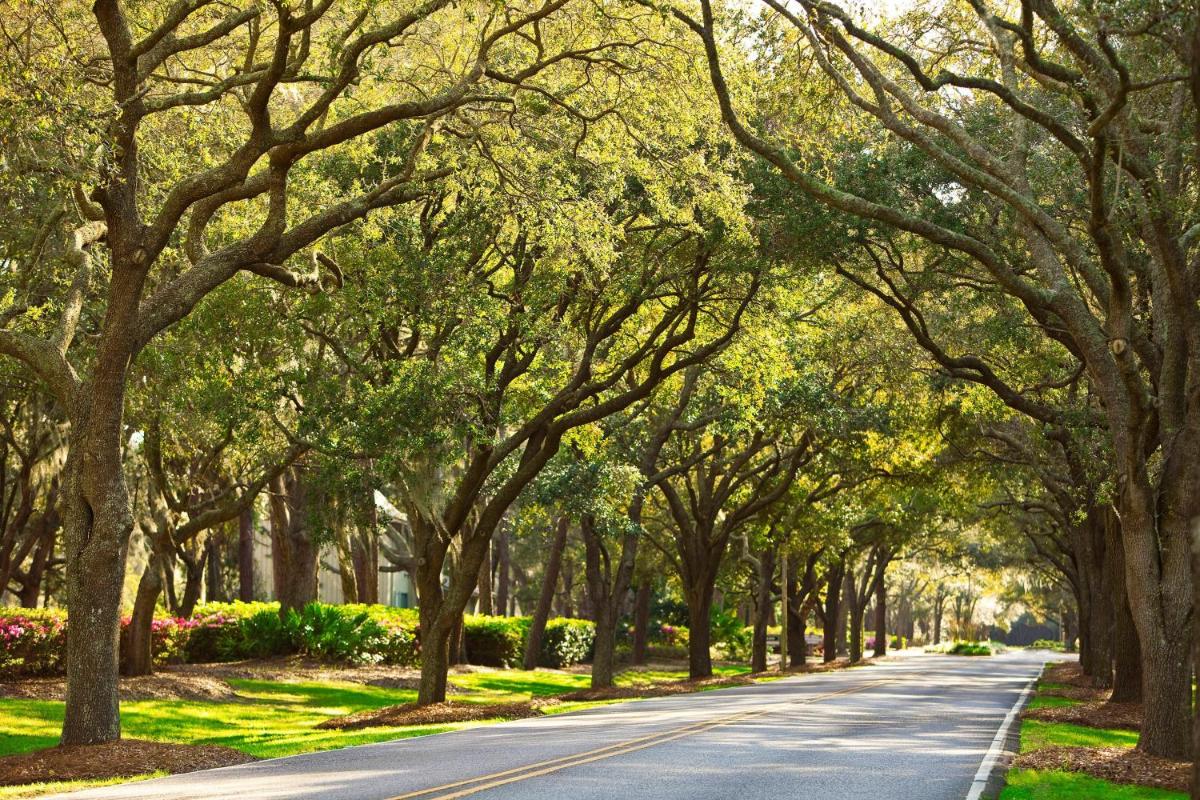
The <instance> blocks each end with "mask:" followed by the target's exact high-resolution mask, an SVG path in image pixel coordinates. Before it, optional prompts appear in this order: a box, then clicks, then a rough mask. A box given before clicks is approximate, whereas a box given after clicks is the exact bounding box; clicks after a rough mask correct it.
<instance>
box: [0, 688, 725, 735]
mask: <svg viewBox="0 0 1200 800" xmlns="http://www.w3.org/2000/svg"><path fill="white" fill-rule="evenodd" d="M716 672H717V674H718V675H726V676H727V675H736V674H739V673H744V672H746V668H745V667H720V668H718V669H717V670H716ZM685 677H687V673H686V672H663V671H656V672H625V673H622V674H620V675H618V676H617V683H618V684H619V685H622V686H630V685H648V684H651V683H659V682H663V681H670V680H679V679H681V678H685ZM450 681H451V683H453V684H455V685H456V686H458V687H460V688H462V689H465V690H466V691H465V692H464V693H460V694H454V695H452V698H453V700H454V701H455V702H464V703H507V702H519V701H522V700H529V699H530V698H533V697H546V696H549V695H553V694H559V693H562V692H570V691H574V690H576V689H585V688H587V687H588V684H589V682H590V677H589V676H588V675H586V674H576V673H566V672H554V671H549V670H534V671H524V670H485V671H480V672H472V673H465V674H462V675H453V676H451V678H450ZM229 683H230V685H231V686H232V687H233V688H234V689H235V690H236V691H237V693H238V695H239V696H240V697H242V698H244V700H245V702H234V703H212V702H199V701H183V700H142V701H134V702H128V703H122V704H121V725H122V729H123V731H124V734H125V735H126V736H128V737H130V738H135V739H149V740H152V741H160V742H181V743H185V744H218V745H224V746H226V747H232V748H235V749H237V750H241V751H242V752H244V753H248V754H250V755H252V756H255V757H257V758H275V757H278V756H287V755H294V754H296V753H307V752H311V751H314V750H328V749H331V748H336V747H347V746H350V745H355V744H366V743H368V742H379V741H384V740H387V739H401V738H406V737H410V736H422V735H425V734H430V733H442V732H445V731H451V730H458V729H460V728H466V727H471V726H474V725H479V724H483V723H481V722H471V723H454V724H446V725H414V726H405V727H387V728H370V729H367V730H361V731H337V730H317V729H316V727H315V726H316V725H317V724H318V723H320V722H323V721H324V720H327V719H329V718H331V717H338V716H343V715H345V714H352V713H354V712H356V711H364V710H367V709H372V708H383V707H385V706H390V705H396V704H399V703H410V702H413V701H414V700H416V699H417V693H416V692H415V691H413V690H411V689H385V688H380V687H374V686H364V685H362V684H357V683H346V682H336V681H334V682H328V683H311V682H310V683H304V682H298V683H284V682H278V681H262V680H231V681H230V682H229ZM604 704H605V701H593V702H579V703H564V704H562V707H556V708H555V709H554V713H563V712H565V711H576V710H579V709H581V708H589V707H592V706H596V705H604ZM62 714H63V704H62V703H61V702H58V701H51V700H0V755H4V754H8V753H23V752H28V751H30V750H37V749H40V748H43V747H50V746H52V745H54V744H55V743H56V742H57V741H58V734H59V728H60V727H61V725H62Z"/></svg>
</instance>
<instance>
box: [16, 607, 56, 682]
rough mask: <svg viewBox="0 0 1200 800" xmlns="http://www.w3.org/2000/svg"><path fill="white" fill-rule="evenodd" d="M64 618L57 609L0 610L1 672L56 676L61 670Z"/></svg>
mask: <svg viewBox="0 0 1200 800" xmlns="http://www.w3.org/2000/svg"><path fill="white" fill-rule="evenodd" d="M66 644H67V615H66V612H65V611H61V610H58V609H34V608H20V609H0V672H3V673H4V674H5V675H13V676H16V675H55V674H58V673H61V672H62V671H63V669H64V666H65V665H64V659H65V657H66Z"/></svg>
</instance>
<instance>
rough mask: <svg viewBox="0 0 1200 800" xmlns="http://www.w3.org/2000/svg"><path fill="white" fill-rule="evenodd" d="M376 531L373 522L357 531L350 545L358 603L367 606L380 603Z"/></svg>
mask: <svg viewBox="0 0 1200 800" xmlns="http://www.w3.org/2000/svg"><path fill="white" fill-rule="evenodd" d="M372 509H374V505H372ZM376 530H377V529H376V527H375V524H374V522H372V524H371V525H369V526H368V527H367V528H366V529H365V530H364V529H359V530H357V531H355V532H354V534H353V538H352V540H351V544H350V562H351V567H352V569H353V570H354V587H355V590H356V591H357V592H358V602H360V603H366V604H367V605H375V604H376V603H378V602H379V537H378V536H377V535H376Z"/></svg>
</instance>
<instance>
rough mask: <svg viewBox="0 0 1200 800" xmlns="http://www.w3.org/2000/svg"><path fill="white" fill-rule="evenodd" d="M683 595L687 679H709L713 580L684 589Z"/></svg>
mask: <svg viewBox="0 0 1200 800" xmlns="http://www.w3.org/2000/svg"><path fill="white" fill-rule="evenodd" d="M715 577H716V576H715V575H714V576H713V578H715ZM685 594H686V595H687V604H688V679H689V680H693V681H694V680H699V679H700V678H711V677H712V621H711V620H712V604H713V580H712V579H709V580H703V579H702V580H700V581H699V582H698V585H696V586H692V587H686V591H685Z"/></svg>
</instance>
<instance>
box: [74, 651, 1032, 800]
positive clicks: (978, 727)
mask: <svg viewBox="0 0 1200 800" xmlns="http://www.w3.org/2000/svg"><path fill="white" fill-rule="evenodd" d="M1046 655H1047V654H1045V653H1030V652H1014V653H1009V654H1006V655H1003V656H993V657H990V658H987V657H983V658H964V657H955V656H914V657H912V658H904V659H898V660H895V661H891V662H886V663H882V664H877V665H873V666H870V667H865V668H862V669H854V670H845V671H839V672H830V673H823V674H817V675H805V676H798V677H794V678H788V679H784V680H779V681H773V682H769V683H762V684H757V685H754V686H746V687H737V688H733V689H723V690H719V691H710V692H701V693H697V694H691V695H676V696H673V697H665V698H659V699H653V700H641V701H637V702H630V703H622V704H619V705H611V706H603V707H599V708H593V709H588V710H585V711H579V712H575V713H571V714H563V715H557V716H550V717H540V718H535V719H527V720H519V721H515V722H509V723H504V724H500V725H490V726H486V727H480V728H472V729H469V730H464V731H457V732H453V733H444V734H439V735H433V736H425V737H420V738H416V739H406V740H401V741H395V742H384V743H380V744H372V745H364V746H360V747H350V748H345V749H342V750H331V751H327V752H322V753H310V754H307V755H301V756H292V757H289V758H279V759H273V760H270V761H260V762H257V763H253V764H246V765H243V766H237V767H226V768H223V769H217V770H208V771H205V772H194V773H191V774H187V775H176V776H173V777H169V778H161V779H157V780H152V781H145V782H142V783H132V784H126V785H123V786H112V787H106V788H103V789H93V790H89V791H85V792H79V793H74V794H71V795H70V798H71V800H85V799H86V800H99V799H100V798H104V799H105V800H114V799H115V798H122V799H123V800H124V799H125V798H129V799H131V800H132V799H133V798H139V799H145V798H154V799H155V800H183V798H187V800H282V799H283V798H288V800H293V799H295V800H306V799H309V798H311V800H318V798H319V800H457V799H458V798H467V797H469V798H472V800H567V799H568V798H569V800H613V799H614V798H615V799H616V800H633V799H634V798H637V800H643V799H644V800H768V798H770V800H777V798H785V797H802V796H803V797H817V798H821V799H822V800H855V799H856V798H864V800H867V799H869V800H964V798H966V797H967V796H968V794H969V793H970V792H971V790H972V784H973V781H975V778H976V774H977V772H979V768H980V765H981V763H982V762H984V760H985V756H986V755H987V754H988V751H989V748H991V746H992V742H993V740H994V739H996V736H997V730H998V729H999V728H1000V727H1001V725H1002V723H1003V721H1004V719H1005V717H1006V716H1007V715H1008V713H1009V711H1010V709H1012V708H1013V706H1014V704H1016V702H1017V701H1018V698H1019V697H1020V696H1021V694H1022V691H1023V690H1024V689H1025V687H1026V686H1028V685H1029V683H1030V681H1031V680H1032V679H1033V678H1034V677H1036V676H1037V674H1038V672H1039V671H1040V669H1041V666H1042V662H1043V660H1044V658H1045V657H1046ZM63 797H66V796H65V795H64V796H63Z"/></svg>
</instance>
